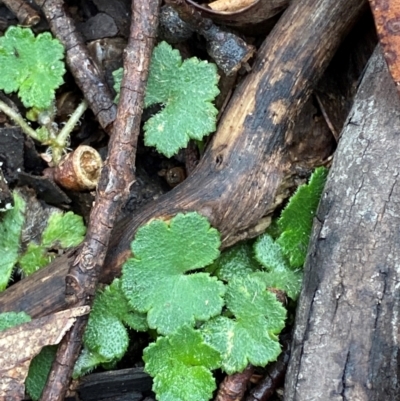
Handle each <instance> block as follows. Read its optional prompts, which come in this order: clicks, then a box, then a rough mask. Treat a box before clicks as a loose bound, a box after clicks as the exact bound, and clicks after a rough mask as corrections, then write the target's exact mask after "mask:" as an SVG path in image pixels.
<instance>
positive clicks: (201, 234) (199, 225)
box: [122, 212, 225, 334]
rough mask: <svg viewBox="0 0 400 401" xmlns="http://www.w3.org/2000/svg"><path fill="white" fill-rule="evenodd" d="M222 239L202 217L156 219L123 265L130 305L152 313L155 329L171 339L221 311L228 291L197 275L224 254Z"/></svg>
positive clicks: (139, 234)
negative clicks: (221, 250) (197, 271)
mask: <svg viewBox="0 0 400 401" xmlns="http://www.w3.org/2000/svg"><path fill="white" fill-rule="evenodd" d="M219 245H220V236H219V233H218V231H217V230H215V229H214V228H212V227H210V224H209V223H208V221H207V219H206V218H205V217H203V216H201V215H199V214H197V213H194V212H193V213H187V214H178V215H176V216H175V217H174V218H173V219H171V221H170V222H169V223H167V222H165V221H162V220H153V221H151V222H150V223H149V224H147V225H145V226H143V227H141V228H140V229H139V230H138V232H137V234H136V237H135V240H134V241H133V242H132V252H133V254H134V257H133V258H130V259H129V260H128V261H127V262H126V263H125V265H124V266H123V274H122V289H123V291H124V293H125V295H126V297H127V298H128V301H129V303H130V305H131V306H132V307H133V308H134V309H135V310H137V311H139V312H143V313H148V315H147V321H148V324H149V327H150V328H153V329H157V331H158V332H159V333H161V334H169V333H172V332H173V331H175V330H176V329H177V328H178V327H180V326H182V325H191V326H193V325H194V324H195V322H196V321H197V320H200V321H205V320H207V319H209V318H210V317H212V316H216V315H218V314H219V313H220V312H221V309H222V306H223V299H222V297H223V295H224V293H225V288H224V285H223V283H222V282H220V281H218V280H217V279H216V278H215V277H210V275H209V274H207V273H192V274H189V275H187V274H186V275H185V274H184V273H187V272H189V271H190V270H194V269H199V268H202V267H204V266H206V265H208V264H210V263H211V262H213V260H214V259H215V258H216V257H217V256H218V255H219V250H218V248H219Z"/></svg>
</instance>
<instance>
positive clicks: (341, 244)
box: [285, 49, 400, 401]
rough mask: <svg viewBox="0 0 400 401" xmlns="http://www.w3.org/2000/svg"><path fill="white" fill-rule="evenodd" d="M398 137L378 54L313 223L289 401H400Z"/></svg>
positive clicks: (397, 116)
mask: <svg viewBox="0 0 400 401" xmlns="http://www.w3.org/2000/svg"><path fill="white" fill-rule="evenodd" d="M399 132H400V100H399V99H398V95H397V92H396V87H395V85H394V83H393V81H392V79H391V77H390V75H389V72H388V69H387V66H386V64H385V62H384V59H383V56H382V53H381V51H380V49H378V50H377V51H376V52H375V53H374V55H373V57H372V59H371V61H370V64H369V67H368V69H367V71H366V73H365V76H364V78H363V81H362V84H361V86H360V88H359V91H358V94H357V96H356V99H355V103H354V106H353V108H352V111H351V112H350V115H349V118H348V120H347V124H346V125H345V128H344V130H343V131H342V138H341V140H340V142H339V147H338V150H337V152H336V155H335V159H334V163H333V166H332V169H331V172H330V174H329V177H328V181H327V185H326V187H325V190H324V194H323V196H322V199H321V204H320V207H319V211H318V213H317V221H316V222H315V224H314V230H313V237H312V245H311V246H310V249H309V257H308V260H307V262H306V267H305V277H304V282H303V290H302V293H301V296H300V300H299V304H298V310H297V317H296V326H295V333H294V340H293V346H292V357H291V361H290V365H289V368H288V373H287V376H286V385H285V401H306V400H307V401H309V400H341V401H342V400H369V401H382V400H391V401H395V400H400V392H399V387H400V386H399V370H398V358H399V334H398V333H399V327H398V326H399V310H400V289H399V285H398V283H399V280H400V270H399V265H400V249H399V247H398V241H399V240H398V230H399V225H400V206H399V202H398V199H399V197H400V187H399V182H398V177H399V174H400V167H399V165H400V163H399V156H398V147H399Z"/></svg>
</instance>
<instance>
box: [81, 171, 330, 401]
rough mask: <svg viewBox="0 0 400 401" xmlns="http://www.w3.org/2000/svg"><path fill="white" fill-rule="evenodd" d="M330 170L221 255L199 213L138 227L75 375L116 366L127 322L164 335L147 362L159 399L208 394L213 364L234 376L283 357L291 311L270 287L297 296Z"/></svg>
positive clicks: (187, 399)
mask: <svg viewBox="0 0 400 401" xmlns="http://www.w3.org/2000/svg"><path fill="white" fill-rule="evenodd" d="M326 175H327V170H326V169H324V168H319V169H316V171H315V172H314V174H313V175H312V177H311V179H310V182H309V183H308V184H306V185H304V186H302V187H300V188H299V189H298V190H297V192H296V194H295V195H294V196H293V197H292V198H291V200H290V201H289V202H288V205H287V206H286V208H285V209H284V210H283V212H282V215H281V217H280V218H279V219H278V222H277V226H278V230H275V232H274V237H272V236H271V235H269V234H264V235H262V236H260V237H259V238H258V239H257V240H256V241H255V242H254V243H253V244H250V243H246V244H240V245H237V246H235V247H234V248H231V249H229V250H227V251H225V252H223V253H222V255H220V254H219V250H218V248H219V245H220V239H219V233H218V231H217V230H215V229H214V228H212V227H211V226H210V225H209V223H208V221H207V219H206V218H205V217H203V216H201V215H199V214H197V213H195V212H191V213H186V214H178V215H176V216H175V217H173V218H172V219H171V220H169V221H163V220H153V221H151V222H149V223H148V224H146V225H144V226H142V227H141V228H139V230H138V232H137V234H136V237H135V239H134V241H133V242H132V253H133V255H134V256H133V257H132V258H130V259H129V260H128V261H127V262H126V263H125V265H124V267H123V272H122V277H121V279H116V280H115V281H114V282H113V283H112V284H111V285H110V286H108V287H105V288H104V289H103V290H101V291H99V293H98V295H97V297H96V300H95V304H94V307H93V311H92V313H91V315H90V317H89V322H88V327H87V330H86V333H85V336H84V344H85V348H84V350H83V352H82V355H81V357H80V358H79V360H78V362H77V364H76V366H75V372H74V375H75V376H79V375H81V374H83V373H85V372H87V371H89V370H91V369H93V367H95V366H96V365H99V364H102V365H103V366H108V367H109V366H110V365H113V364H115V363H116V362H117V361H118V360H119V359H120V358H121V357H122V355H123V354H124V353H125V351H126V349H127V347H128V341H129V336H128V332H127V330H126V328H125V327H130V328H133V329H135V330H138V331H144V330H147V329H148V328H149V329H151V330H152V332H153V333H154V331H155V332H156V333H157V340H156V341H155V342H154V343H151V344H150V345H149V346H148V347H147V348H146V349H145V350H144V354H143V359H144V361H145V370H146V371H147V372H148V373H149V374H150V375H152V376H153V378H154V385H153V390H154V391H155V392H156V394H157V399H158V400H161V401H170V400H174V401H180V400H182V401H191V400H193V401H194V400H196V401H202V400H204V401H206V400H208V399H210V398H211V396H212V392H213V390H214V389H215V387H216V384H215V379H214V378H213V375H212V371H213V370H215V369H222V370H223V371H225V372H227V373H229V374H232V373H235V372H240V371H242V370H243V369H244V368H245V367H246V366H247V364H249V363H251V364H253V365H256V366H265V365H266V364H267V363H269V362H270V361H273V360H276V358H277V357H278V355H279V353H280V345H279V341H278V334H279V333H280V331H281V330H282V329H283V327H284V326H285V319H286V310H285V308H284V306H283V305H282V304H281V303H280V302H279V301H278V300H277V298H276V295H275V294H274V293H273V292H270V291H269V290H268V289H273V290H277V289H278V290H281V291H284V292H285V293H286V294H287V296H289V297H290V298H293V299H296V298H297V296H298V294H299V291H300V286H301V269H300V268H299V266H298V261H299V260H300V258H302V260H303V261H304V258H305V255H306V249H305V246H304V244H307V242H308V240H309V237H310V233H311V226H312V220H313V217H314V215H315V212H316V207H317V205H318V200H319V198H320V195H321V192H322V189H323V185H324V182H325V179H326ZM288 216H293V219H294V221H292V224H289V223H288V221H287V218H288ZM285 233H289V234H290V235H289V234H285ZM288 237H289V238H292V239H291V240H290V241H286V238H288ZM281 238H285V241H283V240H281ZM299 250H300V252H299ZM293 255H295V256H296V257H295V258H294V256H293ZM291 260H295V261H296V262H293V261H291Z"/></svg>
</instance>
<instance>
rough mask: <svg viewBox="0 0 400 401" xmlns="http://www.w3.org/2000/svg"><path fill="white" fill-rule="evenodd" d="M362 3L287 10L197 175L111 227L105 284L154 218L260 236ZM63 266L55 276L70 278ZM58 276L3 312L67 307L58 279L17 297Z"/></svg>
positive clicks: (307, 153) (310, 2)
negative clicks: (304, 114)
mask: <svg viewBox="0 0 400 401" xmlns="http://www.w3.org/2000/svg"><path fill="white" fill-rule="evenodd" d="M364 5H365V2H364V1H363V0H303V1H296V2H293V3H292V4H291V6H290V7H289V8H288V9H287V10H286V12H285V13H284V15H283V16H282V18H281V19H280V21H279V22H278V24H277V25H276V27H275V28H274V30H273V31H272V33H271V34H270V35H269V37H268V38H267V39H266V40H265V42H264V44H263V45H262V46H261V48H260V49H259V51H258V54H257V58H256V60H255V63H254V66H253V70H252V72H251V73H250V74H249V75H248V76H247V77H246V79H245V80H244V81H243V83H242V84H241V85H240V86H239V88H238V89H237V90H236V91H235V94H234V96H233V98H232V99H231V101H230V103H229V105H228V107H227V109H226V110H225V113H224V115H223V117H222V119H221V122H220V124H219V127H218V131H217V133H216V134H215V136H214V138H213V140H212V142H211V144H210V146H209V147H208V149H207V151H206V153H205V155H204V157H203V159H202V160H201V162H200V163H199V165H198V166H197V168H196V170H195V171H194V172H193V174H192V175H191V176H189V177H188V178H187V179H186V180H185V181H184V182H183V183H182V184H180V185H178V186H177V187H176V188H174V189H173V190H172V191H171V192H169V193H168V194H167V195H165V196H163V197H161V198H159V199H158V200H157V202H156V203H152V204H150V205H149V206H148V207H145V208H144V209H143V210H141V211H140V213H137V214H135V215H134V216H133V217H132V218H131V219H130V220H125V221H124V222H122V223H121V224H119V225H118V226H117V228H116V229H115V230H114V235H113V238H112V240H111V243H110V247H109V249H110V252H109V253H108V255H107V258H106V261H105V265H104V266H105V271H104V272H103V278H102V279H103V280H106V281H109V280H110V279H111V278H112V277H114V276H115V275H117V274H118V273H119V272H120V268H121V265H122V264H123V262H124V261H125V260H126V259H127V257H129V256H130V247H129V245H130V242H131V241H132V239H133V236H134V234H135V232H136V230H137V228H138V227H139V226H140V225H141V224H143V223H145V222H146V221H149V220H150V219H153V218H157V217H163V218H168V217H170V216H173V215H175V214H176V213H178V212H184V211H192V210H195V211H198V212H199V213H201V214H203V215H204V216H206V217H208V218H209V220H210V222H211V224H212V225H213V226H214V227H216V228H217V229H219V230H220V232H221V235H222V240H223V246H229V245H232V244H234V243H235V242H237V241H239V240H241V239H245V238H246V237H249V236H255V235H257V234H259V233H260V232H261V231H262V230H259V229H257V224H258V223H259V221H260V219H261V218H262V217H263V216H265V215H268V214H270V213H272V212H273V211H274V210H275V208H276V206H277V205H279V204H280V203H281V202H282V201H283V200H284V199H285V198H286V197H287V195H288V193H289V192H290V190H291V189H292V188H293V186H294V185H295V182H294V178H295V177H296V168H295V167H296V166H298V160H303V159H304V160H306V159H307V160H309V158H310V157H311V158H312V155H314V156H315V153H313V152H315V151H314V143H312V142H307V140H304V142H303V143H300V145H299V147H298V148H295V146H294V143H295V138H294V137H293V126H294V122H295V120H296V117H297V116H298V114H299V112H300V111H301V108H302V106H303V105H304V103H305V102H306V101H307V99H308V98H309V96H310V94H311V92H312V89H313V87H314V85H315V84H316V83H317V82H318V80H319V79H320V77H321V75H322V74H323V72H324V70H325V68H326V66H327V65H328V63H329V61H330V60H331V58H332V56H333V54H334V53H335V51H336V49H337V47H338V46H339V44H340V42H341V41H342V39H343V38H344V36H345V35H346V34H347V33H348V31H349V30H350V28H351V27H352V25H353V24H354V22H355V21H356V20H357V17H358V16H359V15H360V14H361V12H362V10H363V8H364ZM299 142H301V141H299ZM299 148H302V149H303V152H304V153H303V154H302V153H300V150H299ZM303 156H304V157H303ZM295 158H297V162H296V161H295ZM320 162H321V161H320ZM313 163H314V164H312V165H311V166H310V165H309V166H308V167H315V165H316V164H317V165H318V161H317V158H315V157H314V159H313ZM254 227H256V228H255V229H253V228H254ZM264 229H265V226H264ZM63 268H65V266H61V270H60V271H59V273H58V274H60V275H64V274H65V270H63ZM48 269H49V270H50V269H53V270H54V266H50V267H49V268H48ZM52 279H53V277H52V276H50V275H49V274H48V270H47V269H46V270H44V271H41V272H38V273H37V275H33V276H31V278H28V280H30V281H29V282H28V281H27V280H25V282H24V283H21V284H20V283H18V284H17V285H14V286H13V287H11V288H10V289H9V290H7V291H5V292H4V293H3V294H1V295H0V310H20V308H22V307H24V309H23V310H25V311H26V312H27V313H30V314H32V316H40V315H41V314H42V313H43V311H46V313H50V312H51V311H54V310H59V309H62V308H64V307H65V302H64V288H63V287H61V288H60V287H59V283H60V280H59V278H57V277H54V281H55V283H54V285H53V288H52V290H51V292H52V296H48V297H47V298H46V301H43V302H42V301H41V299H40V295H38V296H37V297H36V299H35V302H31V301H28V300H26V299H25V300H23V299H22V300H21V292H24V293H27V292H29V293H31V290H30V288H32V287H30V286H31V285H33V286H35V290H36V291H40V286H39V287H37V284H34V283H32V281H34V280H36V281H38V280H42V282H43V281H47V282H48V283H49V284H50V281H49V280H52ZM17 292H18V293H19V294H18V295H17ZM47 295H50V294H49V293H47ZM50 300H51V304H47V302H49V301H50ZM45 302H46V303H45Z"/></svg>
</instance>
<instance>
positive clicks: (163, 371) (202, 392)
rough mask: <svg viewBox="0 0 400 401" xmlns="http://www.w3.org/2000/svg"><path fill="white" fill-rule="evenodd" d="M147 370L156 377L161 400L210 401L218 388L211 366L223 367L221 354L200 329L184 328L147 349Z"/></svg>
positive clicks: (158, 340)
mask: <svg viewBox="0 0 400 401" xmlns="http://www.w3.org/2000/svg"><path fill="white" fill-rule="evenodd" d="M143 360H144V361H145V370H146V372H148V373H149V374H150V375H151V376H152V377H153V378H154V382H153V391H154V392H155V393H156V394H157V399H158V400H159V401H208V400H209V399H210V398H211V397H212V393H213V391H214V390H215V388H216V385H215V380H214V378H213V376H212V374H211V372H210V369H216V368H218V367H219V366H220V362H221V360H220V355H219V353H218V352H217V351H216V350H215V349H213V348H212V347H210V346H209V345H207V344H205V342H204V339H203V337H202V335H201V333H200V332H198V331H196V330H194V329H193V328H190V327H188V326H183V327H180V328H179V329H178V330H177V331H176V332H175V333H173V334H171V335H169V336H167V337H159V338H158V339H157V341H156V342H155V343H153V344H150V345H149V346H148V347H147V348H145V350H144V353H143Z"/></svg>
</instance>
